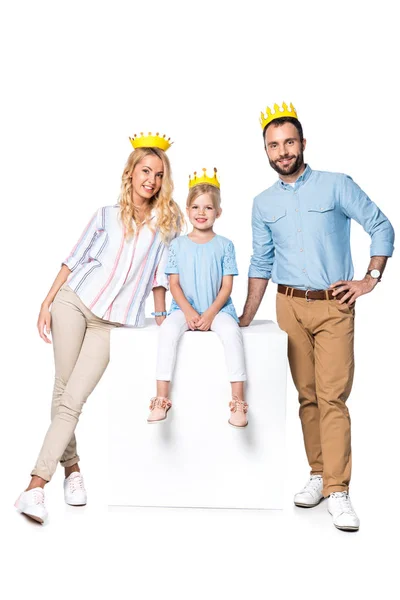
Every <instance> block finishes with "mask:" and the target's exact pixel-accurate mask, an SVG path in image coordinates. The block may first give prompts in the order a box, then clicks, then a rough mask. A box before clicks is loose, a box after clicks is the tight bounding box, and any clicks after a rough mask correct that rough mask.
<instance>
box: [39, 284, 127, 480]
mask: <svg viewBox="0 0 400 600" xmlns="http://www.w3.org/2000/svg"><path fill="white" fill-rule="evenodd" d="M118 326H120V325H119V324H118V323H111V322H110V321H105V320H103V319H100V318H99V317H96V315H94V314H93V313H91V312H90V310H89V309H88V308H86V306H85V305H84V304H83V302H82V301H81V300H80V298H79V297H78V296H77V294H75V292H74V291H73V290H71V288H70V287H68V285H66V284H64V285H63V286H62V287H61V288H60V290H59V292H58V294H57V296H56V297H55V299H54V302H53V305H52V309H51V335H52V340H53V349H54V362H55V381H54V391H53V402H52V405H51V424H50V427H49V429H48V431H47V434H46V437H45V439H44V442H43V446H42V449H41V451H40V454H39V457H38V459H37V461H36V465H35V468H34V469H33V471H32V473H31V475H38V476H39V477H42V478H43V479H45V480H46V481H50V479H51V477H52V476H53V474H54V472H55V470H56V468H57V464H58V462H59V461H60V462H61V464H62V466H63V467H70V466H72V465H74V464H76V463H77V462H79V456H78V454H77V450H76V439H75V434H74V431H75V427H76V426H77V424H78V419H79V416H80V414H81V411H82V407H83V405H84V403H85V402H86V399H87V398H88V396H89V395H90V394H91V393H92V391H93V390H94V388H95V387H96V385H97V384H98V382H99V381H100V379H101V377H102V375H103V373H104V371H105V370H106V367H107V365H108V362H109V356H110V331H111V329H112V328H114V327H118Z"/></svg>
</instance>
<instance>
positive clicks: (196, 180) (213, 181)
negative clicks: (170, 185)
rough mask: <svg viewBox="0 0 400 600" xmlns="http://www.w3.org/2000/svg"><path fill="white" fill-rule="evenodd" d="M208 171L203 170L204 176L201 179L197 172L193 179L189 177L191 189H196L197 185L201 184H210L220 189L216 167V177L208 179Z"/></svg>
mask: <svg viewBox="0 0 400 600" xmlns="http://www.w3.org/2000/svg"><path fill="white" fill-rule="evenodd" d="M206 171H207V169H203V175H202V176H201V177H197V172H196V171H195V172H194V174H193V179H192V178H191V176H190V175H189V189H191V188H192V187H194V186H195V185H200V184H201V183H208V184H209V185H213V186H215V187H216V188H218V189H220V186H219V181H218V177H217V169H216V168H215V167H214V176H213V177H207V175H206Z"/></svg>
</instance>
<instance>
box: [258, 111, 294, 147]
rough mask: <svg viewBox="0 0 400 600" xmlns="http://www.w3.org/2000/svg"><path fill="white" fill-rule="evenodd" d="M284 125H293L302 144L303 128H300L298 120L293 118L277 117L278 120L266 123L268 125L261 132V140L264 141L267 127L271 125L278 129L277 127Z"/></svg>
mask: <svg viewBox="0 0 400 600" xmlns="http://www.w3.org/2000/svg"><path fill="white" fill-rule="evenodd" d="M284 123H291V124H292V125H294V126H295V127H296V129H297V131H298V132H299V136H300V142H302V141H303V128H302V126H301V123H300V121H299V120H298V119H295V118H294V117H279V119H274V120H273V121H271V122H270V123H268V125H266V126H265V127H264V130H263V139H264V140H265V132H266V131H267V129H268V127H270V126H271V125H274V126H275V127H279V125H283V124H284Z"/></svg>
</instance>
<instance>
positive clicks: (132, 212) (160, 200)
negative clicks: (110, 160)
mask: <svg viewBox="0 0 400 600" xmlns="http://www.w3.org/2000/svg"><path fill="white" fill-rule="evenodd" d="M149 154H150V155H153V156H158V158H159V159H161V160H162V163H163V167H164V174H163V178H162V183H161V188H160V190H159V191H158V192H157V194H155V195H154V196H153V197H152V198H151V199H150V200H149V202H148V204H147V207H146V212H145V219H147V218H148V217H149V216H150V214H151V212H152V210H153V209H155V211H156V223H155V227H157V228H158V229H159V230H160V234H161V238H162V239H163V241H164V242H165V241H168V240H170V239H171V238H172V237H174V235H175V233H178V232H179V231H181V228H182V226H183V223H184V222H185V219H184V216H183V213H182V211H181V209H180V208H179V206H178V205H177V204H176V202H175V201H174V200H173V199H172V192H173V189H174V184H173V183H172V176H171V165H170V162H169V160H168V157H167V156H166V154H165V153H164V152H163V150H159V149H158V148H136V150H134V151H133V152H131V154H130V155H129V157H128V160H127V162H126V165H125V168H124V171H123V173H122V183H121V193H120V197H119V204H120V207H121V208H120V217H121V221H122V224H123V226H124V228H125V237H127V238H130V237H132V236H133V235H134V233H135V231H136V230H137V228H138V227H139V225H140V223H141V221H140V219H139V214H138V213H139V211H138V209H137V208H136V207H135V206H134V205H133V201H132V173H133V170H134V168H135V167H136V165H137V164H138V163H139V162H140V161H141V160H142V158H144V157H145V156H148V155H149ZM150 226H151V221H150Z"/></svg>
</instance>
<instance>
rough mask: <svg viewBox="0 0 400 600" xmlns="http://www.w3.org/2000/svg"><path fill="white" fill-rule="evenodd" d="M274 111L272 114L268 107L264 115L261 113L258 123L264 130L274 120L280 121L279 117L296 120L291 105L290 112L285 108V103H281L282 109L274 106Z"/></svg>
mask: <svg viewBox="0 0 400 600" xmlns="http://www.w3.org/2000/svg"><path fill="white" fill-rule="evenodd" d="M274 111H275V112H272V111H271V109H270V107H269V106H267V108H266V111H265V112H266V114H265V115H264V113H263V112H262V113H261V117H260V123H261V127H262V129H263V130H264V127H265V126H266V125H268V123H271V121H273V120H274V119H280V118H281V117H292V118H293V119H297V112H296V110H295V108H294V106H293V104H292V103H290V110H289V109H288V107H287V104H285V102H283V103H282V108H281V107H280V106H279V105H278V104H274Z"/></svg>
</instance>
